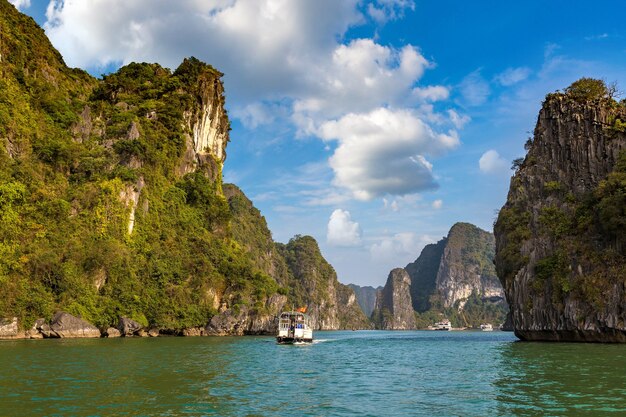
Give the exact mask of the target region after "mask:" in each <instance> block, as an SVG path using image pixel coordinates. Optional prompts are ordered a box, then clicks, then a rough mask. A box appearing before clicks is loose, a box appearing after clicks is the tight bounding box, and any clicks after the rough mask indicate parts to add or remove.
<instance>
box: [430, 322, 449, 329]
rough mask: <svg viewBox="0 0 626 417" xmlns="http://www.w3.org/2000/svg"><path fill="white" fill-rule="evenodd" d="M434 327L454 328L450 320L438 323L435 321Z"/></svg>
mask: <svg viewBox="0 0 626 417" xmlns="http://www.w3.org/2000/svg"><path fill="white" fill-rule="evenodd" d="M434 329H435V330H452V324H451V323H450V320H442V321H440V322H438V323H435V326H434Z"/></svg>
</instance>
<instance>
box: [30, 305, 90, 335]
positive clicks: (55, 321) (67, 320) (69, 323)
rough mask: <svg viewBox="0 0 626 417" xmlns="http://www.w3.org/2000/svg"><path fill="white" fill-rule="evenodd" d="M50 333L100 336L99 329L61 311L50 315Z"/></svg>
mask: <svg viewBox="0 0 626 417" xmlns="http://www.w3.org/2000/svg"><path fill="white" fill-rule="evenodd" d="M42 327H43V326H42ZM50 335H51V337H61V338H67V337H72V338H95V337H100V336H101V334H100V330H98V328H97V327H96V326H94V325H93V324H91V323H88V322H86V321H85V320H83V319H80V318H78V317H74V316H72V315H71V314H68V313H65V312H63V311H59V312H57V313H56V314H55V315H54V317H52V321H51V322H50Z"/></svg>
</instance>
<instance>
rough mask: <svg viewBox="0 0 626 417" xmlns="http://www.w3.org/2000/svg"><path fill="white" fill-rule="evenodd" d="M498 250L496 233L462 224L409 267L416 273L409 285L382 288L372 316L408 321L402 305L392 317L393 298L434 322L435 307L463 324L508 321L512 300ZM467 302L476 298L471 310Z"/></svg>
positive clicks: (387, 322) (385, 324)
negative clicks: (498, 268)
mask: <svg viewBox="0 0 626 417" xmlns="http://www.w3.org/2000/svg"><path fill="white" fill-rule="evenodd" d="M494 253H495V241H494V237H493V235H492V234H491V233H488V232H486V231H484V230H481V229H480V228H478V227H476V226H474V225H472V224H469V223H456V224H455V225H453V226H452V228H451V229H450V231H449V233H448V236H447V237H445V238H443V239H441V240H440V241H439V242H437V243H436V244H430V245H426V246H425V247H424V249H423V250H422V253H421V254H420V256H419V257H418V258H417V259H416V260H415V262H412V263H410V264H408V265H407V266H406V267H405V268H404V270H405V271H406V272H407V273H408V276H409V277H410V285H409V286H408V287H406V288H405V287H403V286H401V285H398V286H397V288H395V289H393V291H392V288H393V282H394V281H393V280H392V281H391V283H392V285H391V286H388V285H389V284H390V281H389V280H388V281H387V284H388V285H386V286H385V289H383V291H381V292H379V293H378V296H377V297H378V298H377V301H376V305H377V311H376V312H375V314H374V315H373V316H372V319H373V320H374V321H375V323H376V325H377V326H379V327H382V328H392V327H393V326H396V324H395V323H396V322H398V321H399V322H403V321H405V320H404V319H403V317H405V316H406V312H405V309H404V308H399V309H396V310H397V311H400V312H401V313H400V314H401V315H402V316H396V317H395V319H393V318H392V317H390V316H393V315H394V314H395V313H393V311H394V310H392V309H391V308H390V306H391V303H392V300H394V299H397V300H400V299H401V300H406V299H408V300H409V301H410V302H411V307H412V310H413V311H415V312H417V313H420V314H421V313H428V314H430V315H429V316H428V317H427V318H426V319H422V321H424V320H430V321H433V320H434V319H435V316H433V315H432V312H435V313H437V314H438V315H439V316H442V315H453V316H455V317H456V321H457V322H456V323H453V324H454V325H455V326H459V327H465V326H472V327H476V326H478V325H480V324H481V323H482V322H484V321H492V322H495V323H496V325H497V324H498V323H501V322H503V321H504V318H505V317H504V316H505V310H506V305H505V302H504V291H503V289H502V285H501V284H500V281H499V280H498V278H497V277H496V273H495V267H494V265H493V258H494ZM394 271H397V270H394ZM392 272H393V271H392ZM397 274H398V272H396V274H395V275H394V276H397ZM392 275H393V274H392ZM390 279H391V275H390ZM405 290H407V291H409V293H408V296H407V295H405V294H401V292H402V291H405ZM394 291H395V292H394ZM392 294H395V295H393V296H392ZM467 303H470V308H469V311H468V310H467V308H466V306H467V305H468V304H467ZM384 308H386V310H384ZM383 313H384V314H383ZM394 320H395V321H394ZM429 324H433V323H432V322H429V323H424V322H421V323H419V325H420V326H421V327H426V326H427V325H429Z"/></svg>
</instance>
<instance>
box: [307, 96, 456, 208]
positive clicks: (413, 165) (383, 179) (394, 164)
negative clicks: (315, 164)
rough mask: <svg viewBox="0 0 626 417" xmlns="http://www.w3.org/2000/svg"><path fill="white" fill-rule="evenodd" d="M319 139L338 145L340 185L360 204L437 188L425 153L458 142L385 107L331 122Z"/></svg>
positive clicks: (453, 136) (334, 164) (434, 152)
mask: <svg viewBox="0 0 626 417" xmlns="http://www.w3.org/2000/svg"><path fill="white" fill-rule="evenodd" d="M319 136H320V137H322V138H323V139H325V140H336V141H337V142H338V144H339V145H338V147H337V149H336V150H335V153H334V155H333V156H332V157H331V158H330V166H331V167H332V169H333V170H334V171H335V182H336V184H337V185H339V186H341V187H345V188H348V189H350V190H351V191H352V192H353V194H354V196H355V197H356V198H357V199H360V200H371V199H372V198H374V197H380V196H383V195H385V194H393V195H405V194H411V193H415V192H419V191H424V190H429V189H433V188H436V183H435V180H434V178H433V174H432V164H431V163H430V162H428V160H427V159H426V157H425V155H437V154H440V153H441V152H444V151H446V150H449V149H453V148H454V147H456V146H457V145H458V144H459V139H458V136H457V134H456V132H455V131H450V132H449V133H436V132H434V131H433V130H432V129H431V128H430V127H429V126H428V125H427V124H426V123H425V122H423V121H422V120H421V119H420V118H419V117H416V116H415V114H414V113H413V112H411V111H410V110H397V111H394V110H390V109H386V108H379V109H376V110H373V111H371V112H369V113H364V114H348V115H346V116H344V117H342V118H340V119H339V120H335V121H328V122H326V123H324V124H323V125H322V126H321V128H320V130H319Z"/></svg>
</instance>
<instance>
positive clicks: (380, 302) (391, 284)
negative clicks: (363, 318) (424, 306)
mask: <svg viewBox="0 0 626 417" xmlns="http://www.w3.org/2000/svg"><path fill="white" fill-rule="evenodd" d="M372 320H373V321H374V323H375V325H376V328H379V329H384V330H411V329H415V328H416V322H415V312H414V310H413V303H412V301H411V277H410V276H409V274H408V273H407V272H406V270H404V269H402V268H396V269H394V270H392V271H391V272H390V273H389V277H388V278H387V283H386V284H385V287H384V288H383V289H382V291H380V292H379V293H378V297H377V299H376V307H375V309H374V312H373V313H372Z"/></svg>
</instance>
